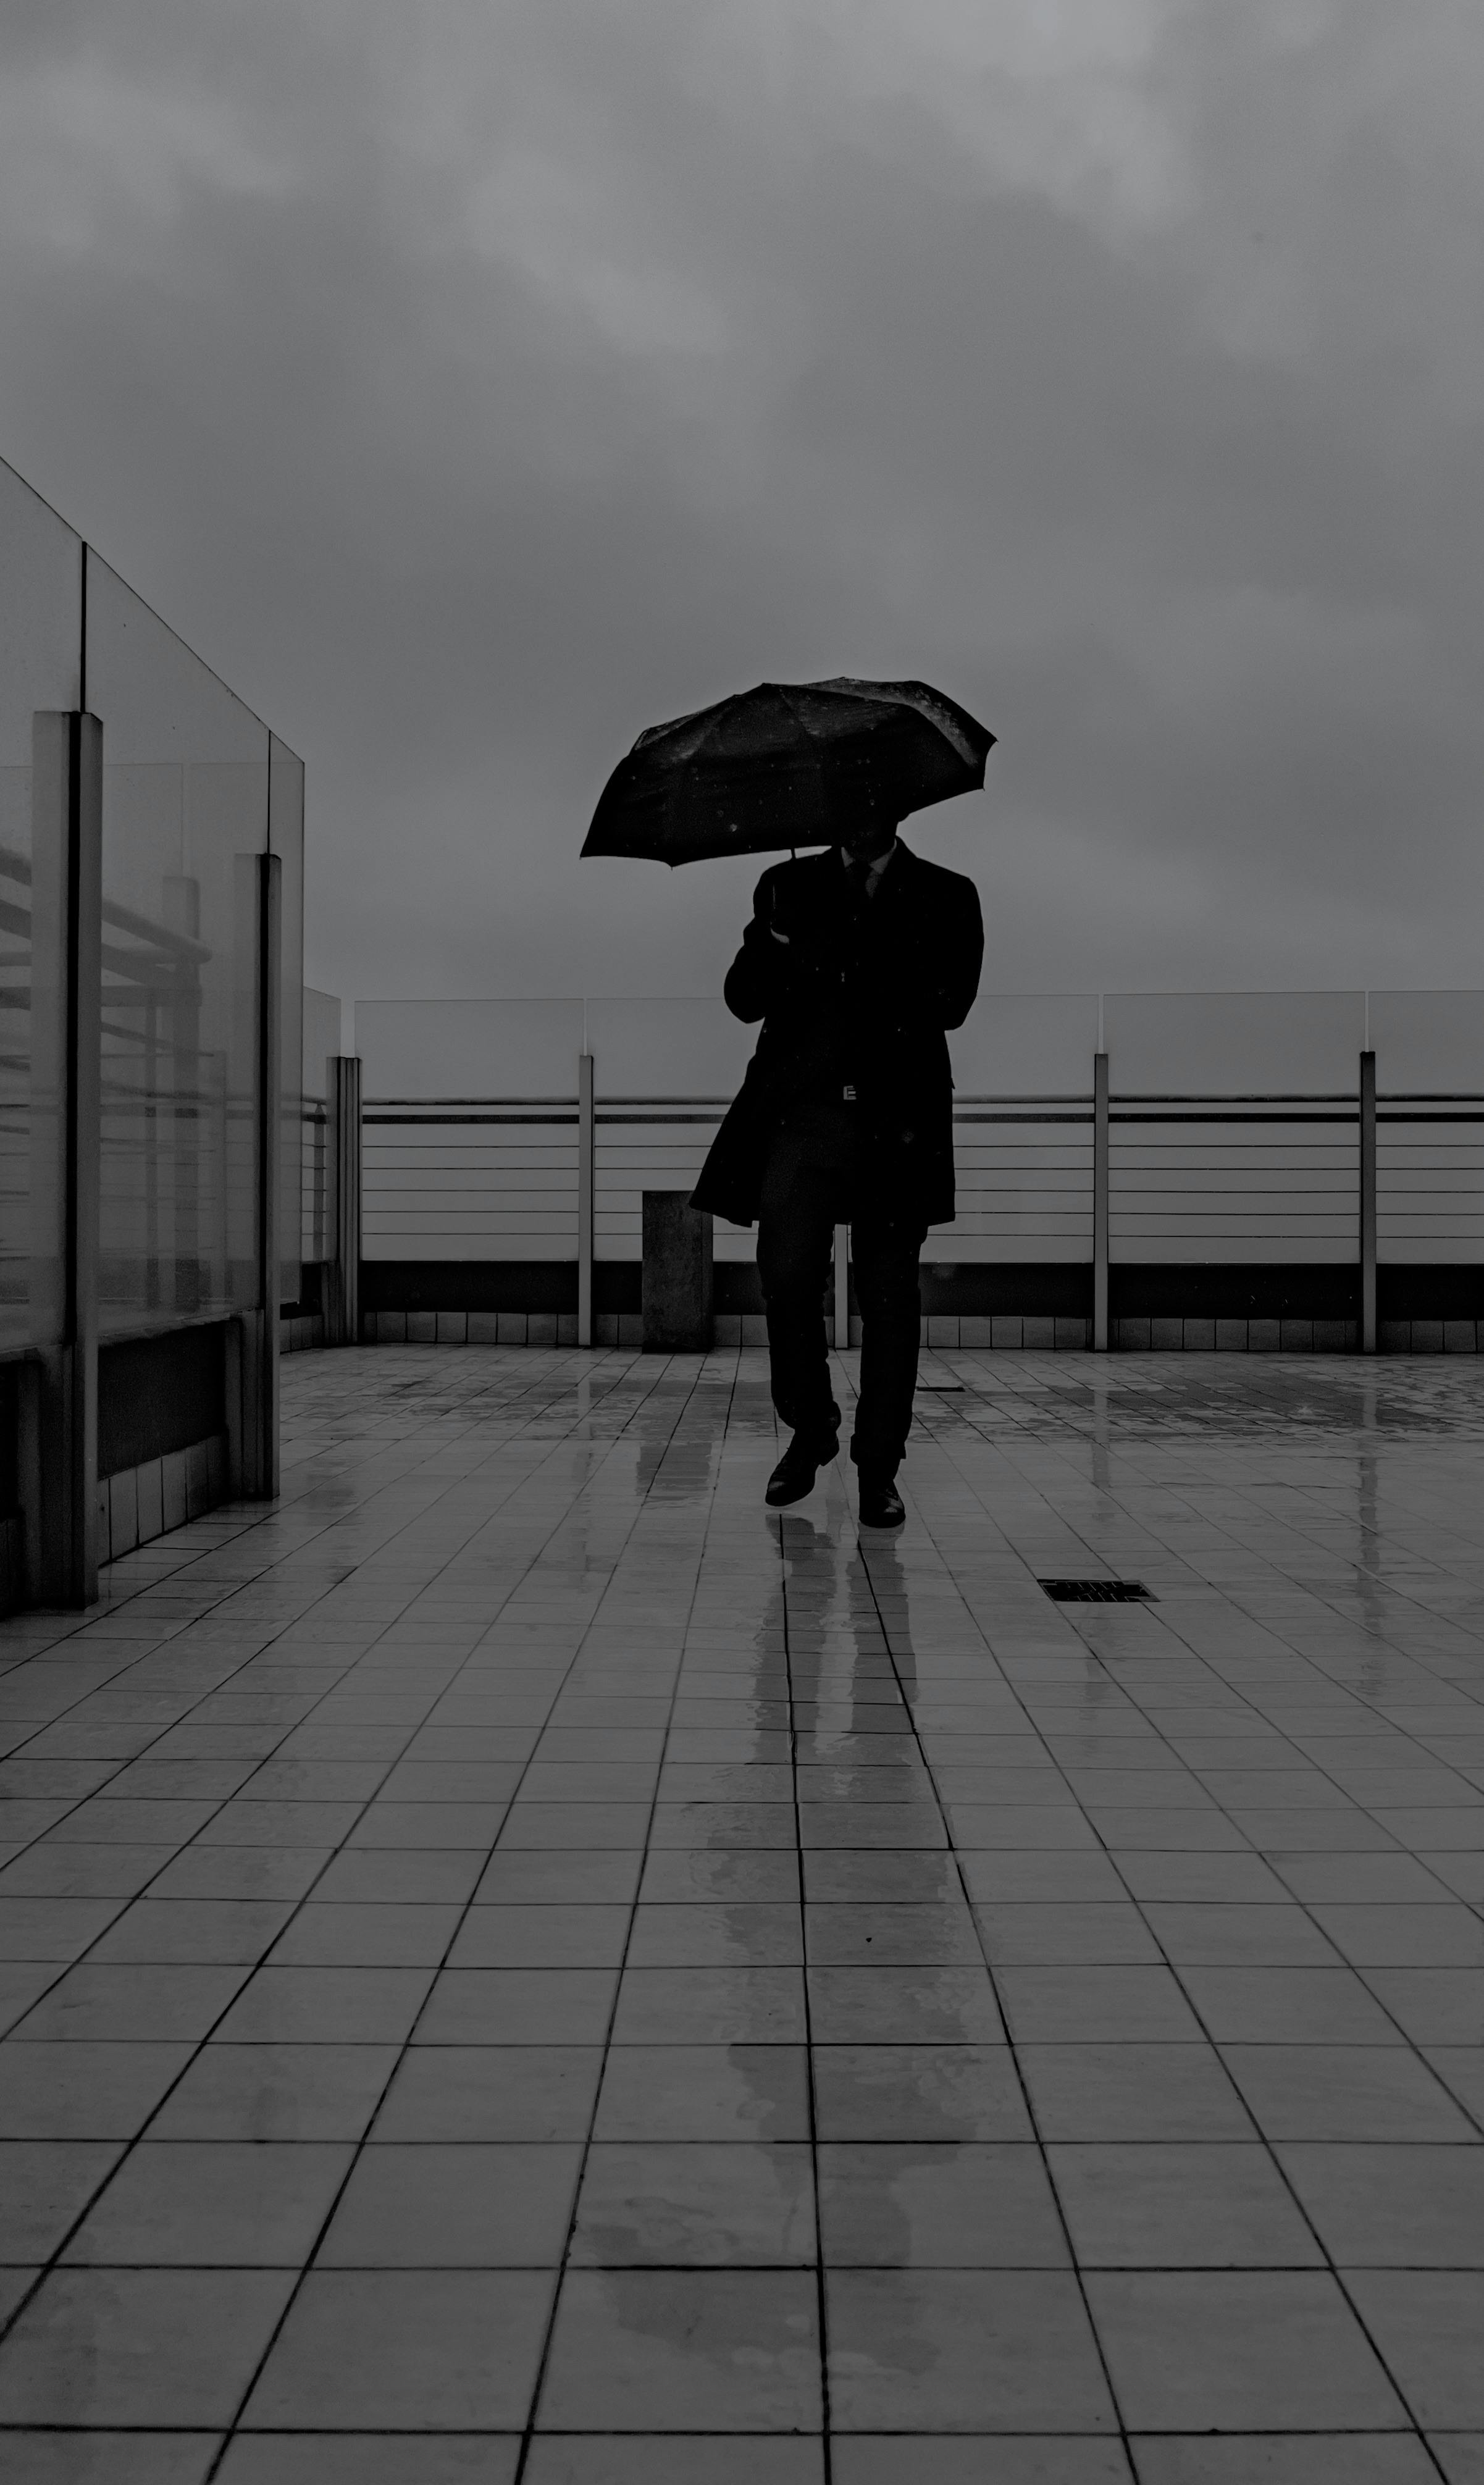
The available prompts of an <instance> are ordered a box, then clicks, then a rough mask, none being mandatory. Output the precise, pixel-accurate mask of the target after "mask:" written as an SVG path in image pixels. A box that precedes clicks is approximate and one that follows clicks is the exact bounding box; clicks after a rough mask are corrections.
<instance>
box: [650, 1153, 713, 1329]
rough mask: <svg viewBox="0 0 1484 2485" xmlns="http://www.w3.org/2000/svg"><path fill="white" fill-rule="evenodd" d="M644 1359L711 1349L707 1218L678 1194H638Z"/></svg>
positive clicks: (688, 1198)
mask: <svg viewBox="0 0 1484 2485" xmlns="http://www.w3.org/2000/svg"><path fill="white" fill-rule="evenodd" d="M640 1300H641V1303H642V1305H643V1309H644V1324H645V1333H644V1352H645V1353H646V1354H695V1353H703V1352H705V1350H706V1349H707V1348H708V1347H709V1346H710V1344H711V1219H710V1217H709V1216H708V1215H704V1214H703V1213H702V1212H701V1210H699V1209H695V1208H693V1207H692V1206H691V1203H690V1194H689V1192H688V1191H683V1190H646V1192H645V1195H644V1275H643V1285H642V1292H641V1296H640Z"/></svg>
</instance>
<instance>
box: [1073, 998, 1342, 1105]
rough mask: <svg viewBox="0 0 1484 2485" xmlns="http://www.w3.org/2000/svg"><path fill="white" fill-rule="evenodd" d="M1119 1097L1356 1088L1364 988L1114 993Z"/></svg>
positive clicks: (1114, 1082)
mask: <svg viewBox="0 0 1484 2485" xmlns="http://www.w3.org/2000/svg"><path fill="white" fill-rule="evenodd" d="M1103 1032H1104V1040H1105V1043H1106V1045H1107V1049H1108V1079H1109V1085H1110V1087H1111V1089H1112V1091H1113V1095H1114V1096H1115V1097H1117V1096H1197V1097H1199V1096H1210V1097H1216V1096H1266V1097H1272V1096H1294V1095H1303V1096H1354V1095H1355V1094H1356V1093H1357V1092H1358V1089H1359V1085H1360V1051H1361V1047H1362V1046H1363V1044H1364V1042H1365V998H1364V995H1363V994H1361V993H1110V994H1109V995H1108V996H1107V998H1106V999H1105V1001H1104V1004H1103Z"/></svg>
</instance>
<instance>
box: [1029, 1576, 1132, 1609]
mask: <svg viewBox="0 0 1484 2485" xmlns="http://www.w3.org/2000/svg"><path fill="white" fill-rule="evenodd" d="M1036 1585H1037V1586H1038V1587H1041V1588H1044V1589H1045V1591H1046V1593H1047V1595H1048V1597H1050V1598H1051V1600H1052V1602H1053V1604H1057V1605H1155V1604H1158V1602H1159V1598H1157V1597H1154V1596H1151V1595H1150V1593H1149V1590H1148V1589H1147V1588H1146V1587H1145V1586H1144V1583H1143V1581H1142V1579H1039V1580H1037V1582H1036Z"/></svg>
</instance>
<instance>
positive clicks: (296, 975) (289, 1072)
mask: <svg viewBox="0 0 1484 2485" xmlns="http://www.w3.org/2000/svg"><path fill="white" fill-rule="evenodd" d="M268 836H269V843H270V846H271V848H272V851H273V853H274V854H276V855H278V856H279V857H281V859H282V862H283V900H282V905H283V916H282V926H281V932H280V950H279V956H280V961H281V979H280V990H279V1173H278V1235H279V1301H280V1302H282V1303H296V1302H297V1301H298V1299H299V1236H300V1224H301V1219H302V1214H303V1210H302V1203H301V1199H300V1157H301V1147H300V1131H299V1117H300V1114H301V1112H302V1109H303V1094H304V762H303V760H302V759H299V758H297V757H296V756H295V754H294V753H293V752H292V751H290V750H289V745H288V743H287V742H280V740H279V738H278V736H277V734H276V733H275V734H272V735H270V737H269V746H268Z"/></svg>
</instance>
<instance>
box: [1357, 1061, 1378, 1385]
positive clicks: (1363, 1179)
mask: <svg viewBox="0 0 1484 2485" xmlns="http://www.w3.org/2000/svg"><path fill="white" fill-rule="evenodd" d="M1360 1352H1361V1353H1362V1354H1374V1353H1375V1352H1376V1056H1375V1054H1374V1052H1368V1051H1367V1052H1362V1053H1361V1055H1360Z"/></svg>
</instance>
